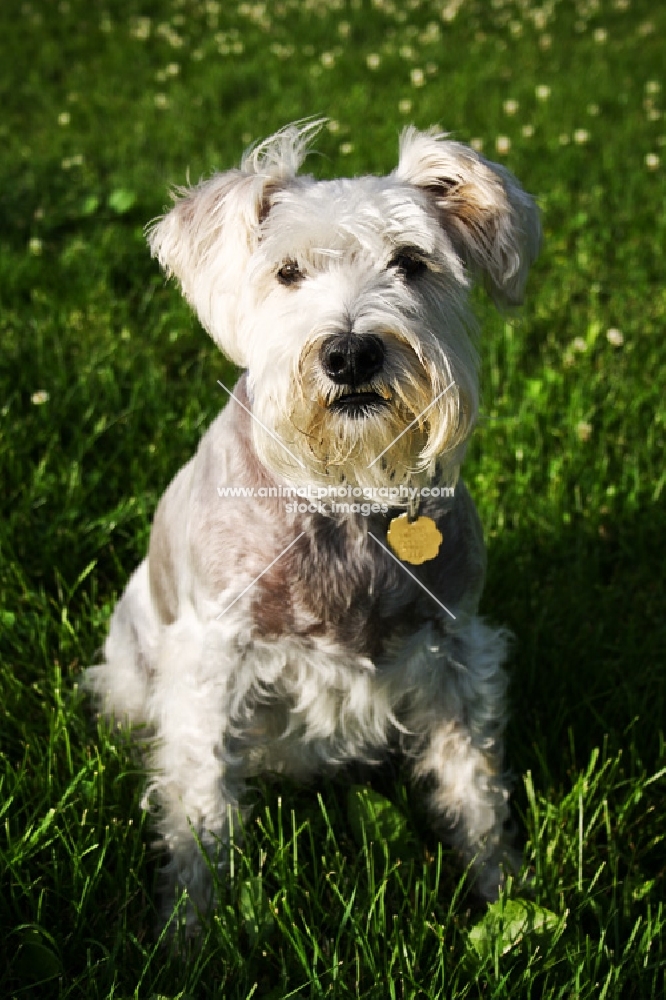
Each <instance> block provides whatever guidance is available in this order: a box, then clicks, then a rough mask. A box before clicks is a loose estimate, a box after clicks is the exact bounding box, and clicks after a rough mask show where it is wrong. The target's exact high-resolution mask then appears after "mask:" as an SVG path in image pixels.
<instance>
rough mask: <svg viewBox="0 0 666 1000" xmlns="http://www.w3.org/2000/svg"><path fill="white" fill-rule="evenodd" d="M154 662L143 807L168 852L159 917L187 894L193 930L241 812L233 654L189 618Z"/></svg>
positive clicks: (168, 633)
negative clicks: (229, 758)
mask: <svg viewBox="0 0 666 1000" xmlns="http://www.w3.org/2000/svg"><path fill="white" fill-rule="evenodd" d="M213 631H214V630H213ZM236 656H237V654H236ZM157 659H158V663H159V671H160V674H161V676H160V679H159V683H156V684H154V685H153V689H152V695H151V705H150V710H151V711H150V714H151V717H152V719H153V720H154V724H155V734H156V738H155V741H154V744H153V748H152V759H151V761H150V770H151V773H152V778H151V781H150V784H149V786H148V788H147V790H146V795H145V802H144V804H145V805H146V806H148V807H149V808H150V809H151V811H153V812H154V813H155V815H156V819H157V828H158V830H159V833H160V835H161V837H162V838H163V841H164V844H165V846H166V847H167V848H168V850H169V855H170V858H169V862H168V864H167V866H166V868H165V874H166V877H167V882H166V886H165V890H164V897H163V898H164V902H163V906H164V916H165V918H168V916H169V915H170V913H171V911H172V909H173V906H174V903H175V901H176V899H177V897H178V896H179V895H180V893H181V891H182V890H186V891H187V895H188V899H189V903H188V906H187V911H186V913H187V923H188V925H190V924H192V925H193V924H195V923H196V918H197V911H199V913H205V912H206V911H207V910H208V909H209V907H210V905H211V902H212V885H213V878H212V873H213V870H214V869H215V868H217V867H218V866H219V865H222V866H223V865H225V864H226V862H227V860H228V849H229V838H230V833H231V829H230V828H231V826H232V825H233V824H234V822H235V821H237V819H238V815H239V811H238V809H239V807H238V802H239V799H240V797H241V791H242V788H241V786H240V784H239V781H238V780H232V778H231V776H230V774H229V769H228V767H227V763H226V755H225V748H226V740H227V733H228V728H229V720H228V711H227V706H228V694H229V690H228V689H229V678H231V677H233V675H234V665H235V655H234V651H233V647H232V645H231V644H225V643H220V642H219V641H218V639H217V637H216V636H215V635H214V634H213V635H211V630H210V629H208V630H207V629H206V628H205V627H204V626H203V625H202V624H201V623H200V622H198V621H197V620H196V619H194V618H193V619H192V621H188V620H187V619H181V620H180V621H178V622H176V623H174V624H173V625H172V626H169V627H168V628H167V629H165V635H164V640H163V644H162V648H161V650H160V655H159V657H158V658H157Z"/></svg>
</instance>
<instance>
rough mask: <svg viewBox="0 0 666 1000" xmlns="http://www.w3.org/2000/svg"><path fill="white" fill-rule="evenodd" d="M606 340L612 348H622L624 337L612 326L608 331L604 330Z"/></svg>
mask: <svg viewBox="0 0 666 1000" xmlns="http://www.w3.org/2000/svg"><path fill="white" fill-rule="evenodd" d="M606 340H607V341H608V343H609V344H610V345H611V346H612V347H622V345H623V344H624V336H623V334H622V331H621V330H618V329H617V328H616V327H614V326H612V327H611V328H610V329H609V330H606Z"/></svg>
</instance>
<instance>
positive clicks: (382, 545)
mask: <svg viewBox="0 0 666 1000" xmlns="http://www.w3.org/2000/svg"><path fill="white" fill-rule="evenodd" d="M322 124H323V122H321V121H316V122H313V121H308V122H305V123H303V122H301V123H297V124H294V125H290V126H288V127H286V128H284V129H282V130H281V131H279V132H278V133H277V134H275V135H274V136H272V137H271V138H269V139H267V140H266V141H264V142H262V143H261V144H259V145H257V146H255V147H253V148H251V149H249V150H248V151H246V153H245V154H244V156H243V159H242V162H241V166H240V169H235V170H229V171H227V172H224V173H219V174H216V175H214V176H213V177H211V178H210V179H208V180H205V181H202V182H201V183H199V184H197V185H195V186H192V187H188V188H185V189H180V190H178V191H177V192H176V193H175V195H174V204H173V207H172V208H171V209H170V210H169V211H168V212H167V213H166V214H165V215H164V216H163V217H161V218H160V219H158V220H156V221H155V222H154V223H153V224H152V225H151V227H149V230H148V238H149V243H150V247H151V250H152V253H153V255H154V256H156V257H157V258H158V260H159V262H160V264H161V266H162V268H163V269H164V270H165V272H166V274H167V275H168V276H174V277H175V278H176V279H177V280H178V282H179V284H180V287H181V289H182V292H183V294H184V295H185V297H186V299H187V300H188V301H189V303H190V304H191V305H192V306H193V308H194V309H195V310H196V313H197V315H198V317H199V319H200V321H201V323H202V324H203V326H204V327H205V328H206V329H207V330H208V332H209V333H210V335H211V336H212V338H213V340H214V341H215V343H216V344H217V345H218V346H219V347H220V349H221V350H222V351H223V352H224V353H225V354H226V355H227V357H228V358H230V359H231V360H232V361H233V362H235V364H236V365H238V366H239V367H241V368H242V369H244V373H243V374H242V376H241V378H240V381H239V382H238V384H237V385H236V387H235V389H234V391H233V394H231V393H230V395H231V398H230V399H228V401H227V403H226V406H225V407H224V408H223V409H222V410H221V412H220V414H219V416H218V417H217V418H216V419H215V421H214V422H213V424H212V425H211V427H210V428H209V430H208V431H207V433H206V434H205V436H204V437H203V439H202V440H201V442H200V445H199V448H198V450H197V452H196V454H195V456H194V458H192V459H191V461H189V462H188V463H187V465H185V466H184V468H182V469H181V471H180V472H179V473H178V475H177V476H176V477H175V479H174V480H173V482H172V483H171V485H170V486H169V487H168V489H167V491H166V493H165V494H164V496H163V497H162V499H161V501H160V503H159V506H158V508H157V511H156V514H155V518H154V523H153V526H152V532H151V536H150V544H149V550H148V555H147V557H146V559H145V560H144V561H143V562H142V563H141V565H140V566H139V567H138V569H137V570H136V571H135V573H134V575H133V576H132V577H131V579H130V581H129V583H128V585H127V588H126V590H125V592H124V594H123V595H122V597H121V599H120V601H119V602H118V604H117V606H116V608H115V610H114V612H113V615H112V618H111V623H110V629H109V634H108V638H107V639H106V644H105V647H104V659H103V662H102V663H101V664H99V665H97V666H94V667H91V668H89V669H88V670H87V671H86V675H85V681H84V683H85V687H86V688H87V689H88V691H90V692H92V695H93V696H94V698H95V701H96V704H97V706H98V708H99V711H100V712H101V713H102V714H103V715H104V716H106V717H108V718H112V719H115V720H116V721H117V722H119V723H126V724H129V726H131V727H133V728H134V730H135V731H136V732H137V733H138V734H139V736H140V738H141V740H142V745H143V752H144V757H145V763H146V769H147V772H148V781H147V786H146V789H145V794H144V799H143V805H144V807H145V808H147V809H150V810H151V811H152V812H153V813H154V821H155V824H156V827H157V829H158V831H159V835H160V838H161V841H162V842H163V844H164V845H165V846H166V848H168V856H169V861H168V864H167V866H166V882H167V889H166V893H165V916H168V914H169V913H170V912H171V910H172V908H173V905H174V901H175V898H176V895H177V894H178V893H182V892H183V890H186V893H187V896H188V899H189V904H188V905H189V912H190V914H191V922H193V923H196V920H197V919H198V916H197V915H199V916H200V915H201V913H204V912H206V911H207V910H208V909H209V907H210V906H211V905H212V901H213V891H212V883H213V881H214V880H213V878H212V875H211V869H212V868H213V867H214V866H222V868H223V866H224V863H225V848H227V847H228V842H229V837H230V828H231V827H232V826H233V825H234V823H236V826H238V823H237V819H238V817H239V816H240V817H241V818H242V815H243V813H244V810H246V809H247V801H246V796H245V794H244V793H245V790H246V782H247V780H248V778H250V777H252V776H255V775H258V774H261V773H263V772H267V771H271V772H280V773H284V774H288V775H291V776H295V777H296V778H297V779H303V780H307V779H311V778H312V777H313V776H315V775H317V774H319V773H321V772H323V771H331V770H335V769H336V768H339V767H341V766H343V765H345V764H346V763H348V762H359V761H360V762H375V761H377V760H380V759H381V758H382V757H383V755H385V754H386V752H387V751H388V750H389V749H391V750H395V749H396V748H397V749H398V750H400V751H401V752H402V753H403V754H404V758H405V760H406V761H407V762H408V766H409V769H410V772H411V774H412V775H413V777H414V779H416V780H418V781H420V782H421V787H422V788H423V789H424V795H425V794H427V801H428V806H429V810H430V814H431V816H432V823H433V827H434V829H435V830H436V832H437V834H438V835H440V836H442V837H445V838H448V840H449V841H450V842H451V843H452V844H453V845H454V847H455V848H456V849H457V851H458V852H459V854H460V856H461V857H462V860H463V861H464V862H465V863H466V864H467V865H469V866H470V867H471V870H472V872H473V877H474V880H475V886H476V888H477V890H478V892H479V893H480V894H481V895H482V896H483V897H485V898H487V899H493V898H495V897H496V896H497V894H498V891H499V890H500V887H501V885H502V880H503V877H504V872H505V869H506V865H507V864H510V859H511V856H512V850H513V849H512V847H511V845H510V843H509V841H510V838H509V836H508V835H507V833H506V827H507V822H508V820H509V801H508V800H509V787H508V780H507V776H506V773H505V763H504V759H503V745H502V744H503V731H504V727H505V716H506V689H507V676H506V673H505V670H504V666H503V664H504V661H505V657H506V650H507V638H508V633H507V632H506V631H505V630H504V629H501V628H494V627H491V626H490V625H488V624H486V623H485V622H484V621H482V620H481V618H480V617H479V616H478V615H477V607H478V602H479V598H480V595H481V591H482V587H483V580H484V574H485V548H484V544H483V539H482V533H481V527H480V523H479V519H478V515H477V513H476V510H475V508H474V505H473V503H472V500H471V499H470V496H469V493H468V492H467V490H466V488H465V486H464V484H463V482H462V479H461V478H460V476H459V470H460V466H461V463H462V461H463V457H464V453H465V449H466V446H467V442H468V440H469V437H470V434H471V431H472V429H473V427H474V423H475V419H476V417H477V412H478V405H479V365H478V356H477V350H476V346H475V343H476V339H477V334H476V329H475V323H474V319H473V316H472V313H471V309H470V306H469V294H470V289H471V287H472V285H473V283H474V282H475V281H477V280H482V281H484V282H485V284H486V286H487V288H488V290H489V292H490V293H491V295H492V296H493V298H494V300H495V301H496V303H497V304H498V305H500V306H501V305H510V304H516V303H519V302H520V301H521V300H522V297H523V292H524V288H525V283H526V279H527V273H528V270H529V267H530V265H531V264H532V262H533V261H534V259H535V258H536V256H537V253H538V250H539V246H540V239H541V229H540V222H539V213H538V210H537V207H536V205H535V202H534V200H533V199H532V198H531V197H530V196H529V195H528V194H526V193H525V192H524V191H523V190H522V189H521V187H520V186H519V185H518V183H517V181H516V180H515V178H514V177H513V176H512V175H511V174H510V173H509V171H508V170H506V169H505V168H504V167H502V166H499V165H497V164H494V163H491V162H489V161H488V160H486V159H484V158H483V157H482V156H481V155H480V154H479V153H477V152H475V151H474V150H472V149H471V148H468V147H467V146H465V145H462V144H460V143H458V142H455V141H452V140H451V139H449V138H448V137H447V135H446V134H442V133H438V132H436V131H433V130H431V131H427V132H423V131H418V130H417V129H416V128H413V127H410V128H407V129H406V130H405V131H404V132H403V134H402V136H401V140H400V151H399V161H398V166H397V167H396V169H395V170H394V171H393V172H392V173H390V174H388V176H384V177H376V176H361V177H357V178H353V179H349V178H342V179H337V180H326V181H317V180H315V179H313V178H312V177H311V176H307V175H302V174H299V169H300V167H301V166H302V164H303V161H304V159H305V157H306V155H307V153H308V150H309V147H310V145H311V143H312V140H313V138H314V136H315V135H316V133H317V131H318V129H320V128H321V126H322ZM225 390H226V391H229V390H227V387H226V386H223V387H222V388H221V392H225ZM225 395H226V393H225ZM188 920H190V917H188Z"/></svg>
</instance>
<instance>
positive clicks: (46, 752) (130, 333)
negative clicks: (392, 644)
mask: <svg viewBox="0 0 666 1000" xmlns="http://www.w3.org/2000/svg"><path fill="white" fill-rule="evenodd" d="M665 47H666V8H664V7H663V6H662V5H661V4H659V3H655V2H654V0H579V2H573V0H560V2H557V0H544V2H543V5H542V6H539V7H537V6H536V5H533V4H532V3H530V2H529V0H513V2H511V0H489V2H486V0H404V2H401V0H375V2H373V3H371V2H369V0H328V2H326V0H282V2H279V0H269V2H266V3H253V2H250V3H240V4H236V3H226V2H225V0H208V2H204V0H106V2H103V0H68V2H67V0H65V2H60V3H58V2H55V0H31V2H26V3H21V2H20V0H4V2H3V3H2V5H1V6H0V346H1V350H0V373H1V385H2V390H1V396H0V463H1V479H0V482H1V483H2V490H1V494H2V496H1V502H2V518H1V519H0V783H1V792H0V816H1V822H0V878H1V882H0V940H1V941H2V944H3V950H4V951H5V955H6V957H5V959H4V960H2V961H1V962H0V995H1V996H3V997H4V996H6V997H45V998H49V997H72V998H75V997H86V998H111V997H114V998H130V997H137V998H151V997H158V996H159V997H168V998H175V997H186V996H187V997H194V998H199V997H201V998H208V997H224V998H229V1000H246V998H248V1000H249V998H250V997H255V998H271V1000H282V998H286V997H297V998H299V1000H301V998H310V997H312V998H319V997H336V998H337V997H340V998H347V997H349V998H353V997H361V998H364V1000H371V998H372V1000H387V998H394V997H395V998H406V997H414V998H416V997H419V998H421V997H424V998H426V997H427V998H436V997H437V998H463V997H470V998H474V997H483V998H490V997H492V998H511V1000H516V998H528V997H529V998H535V1000H536V998H562V1000H564V998H587V997H589V998H594V1000H598V998H611V997H618V998H622V1000H625V998H626V1000H633V998H635V1000H644V998H650V997H663V996H664V995H665V993H666V892H665V880H664V870H665V866H666V748H665V746H664V732H665V731H666V671H665V667H666V627H665V624H664V621H665V618H666V615H665V613H664V610H665V601H664V597H665V594H664V589H665V588H664V567H665V556H664V553H665V552H666V515H665V513H664V477H665V463H664V430H665V428H664V424H665V419H666V404H665V399H666V343H665V340H664V327H665V326H666V282H665V278H666V266H665V263H664V260H665V252H666V121H665V119H664V112H663V110H662V109H663V107H664V104H665V103H666V74H665V72H664V69H665V63H664V51H665ZM308 115H327V116H328V117H329V118H330V119H331V120H330V123H329V126H328V128H327V129H324V131H323V132H322V134H321V136H320V138H319V141H318V144H317V148H318V150H319V152H320V154H321V155H318V156H313V157H311V158H310V159H309V161H308V167H309V169H311V170H312V171H313V172H314V173H315V174H316V175H317V176H319V177H329V176H333V175H337V174H340V173H359V172H379V171H386V170H390V169H392V168H393V166H395V163H396V152H397V137H398V134H399V131H400V129H401V127H402V126H403V125H404V124H407V123H410V122H414V123H415V124H416V125H419V126H421V127H426V126H428V125H430V124H433V123H437V124H439V125H440V126H441V127H442V128H444V129H448V130H450V131H452V132H453V133H454V136H455V137H456V138H459V139H461V140H463V141H474V143H475V144H476V145H477V146H480V144H482V148H483V151H484V153H485V154H486V155H488V156H489V157H491V158H496V159H498V160H501V161H502V162H504V163H506V164H507V165H508V166H509V168H510V169H512V170H513V171H514V173H516V174H517V176H518V177H519V178H520V180H521V182H522V183H523V184H524V186H525V187H526V188H527V189H528V190H530V191H532V192H533V193H534V194H535V195H536V196H537V198H538V200H539V204H540V206H541V208H542V212H543V222H544V230H545V243H544V250H543V254H542V256H541V258H540V260H539V262H538V263H537V265H536V266H535V268H534V270H533V272H532V276H531V280H530V285H529V290H528V300H527V303H526V306H525V308H524V309H523V310H522V312H521V313H520V314H519V315H516V316H500V315H499V314H497V313H496V312H494V311H493V309H492V308H491V307H490V305H489V304H487V303H486V302H485V301H484V300H483V298H482V297H481V296H479V297H478V311H479V313H480V316H481V319H482V327H483V338H482V339H483V342H484V349H483V356H484V374H483V399H484V404H483V417H482V420H481V421H480V425H479V428H478V430H477V433H476V436H475V438H474V443H473V445H472V448H471V450H470V455H469V458H468V462H467V466H466V479H467V482H468V484H469V486H470V488H471V491H472V493H473V495H474V498H475V500H476V502H477V505H478V507H479V510H480V512H481V516H482V518H483V521H484V525H485V528H486V534H487V539H488V547H489V580H488V586H487V590H486V593H485V596H484V603H483V611H484V613H485V614H486V615H487V616H488V618H489V619H491V620H492V621H494V622H497V623H502V624H506V625H508V626H509V627H510V628H511V630H512V631H513V632H514V633H515V635H516V641H515V644H514V647H513V651H512V657H511V663H510V670H511V678H512V686H511V699H512V717H511V723H510V727H509V733H508V744H509V759H510V763H511V766H512V769H513V772H514V775H515V792H514V798H513V802H514V814H515V821H516V829H517V836H518V840H519V842H520V843H521V844H522V845H524V851H525V861H526V866H527V878H528V884H527V885H525V884H520V883H518V882H515V883H510V884H509V886H508V887H507V890H506V893H505V896H504V897H503V899H502V901H501V902H500V904H499V905H498V906H497V907H494V908H491V909H490V910H488V911H486V908H485V907H483V906H481V905H480V904H479V903H478V902H477V901H475V899H474V897H473V896H472V895H471V893H470V890H469V884H468V881H467V880H466V879H465V878H464V877H462V878H461V873H460V870H459V868H458V866H457V864H456V862H455V859H453V858H452V856H451V854H450V852H449V851H448V850H446V849H442V848H441V846H440V845H438V844H437V842H436V841H434V840H433V838H432V836H431V835H430V834H429V833H428V830H427V824H426V823H425V820H424V816H423V813H422V810H421V808H420V802H419V796H418V792H415V791H414V790H412V789H410V788H409V787H406V786H405V785H404V784H403V782H402V778H401V775H400V774H391V773H388V772H382V774H381V775H379V776H378V778H377V782H376V784H375V786H374V788H375V791H376V792H377V793H378V794H381V795H382V796H384V797H385V798H386V800H388V801H385V799H381V798H378V797H377V798H374V799H368V797H367V795H366V796H363V795H361V794H360V793H355V792H354V791H352V792H351V793H350V794H349V795H348V786H347V785H346V784H344V783H342V782H340V783H335V782H326V783H322V784H321V785H320V786H319V787H315V788H309V789H302V788H298V787H295V786H292V785H291V784H289V783H281V784H275V785H273V784H271V783H266V784H259V785H258V786H257V806H256V810H255V813H254V815H253V818H252V821H251V823H250V824H249V827H248V830H247V831H246V838H245V846H244V848H243V850H242V851H241V850H240V848H239V849H238V850H237V851H236V852H235V854H234V869H233V872H232V873H231V876H232V877H229V878H226V879H225V880H224V882H225V884H224V885H223V886H222V887H221V891H220V905H219V908H218V910H217V912H216V914H215V917H214V918H213V919H211V921H210V923H209V924H208V925H206V926H205V927H204V928H203V930H202V934H201V937H200V938H199V940H198V941H196V943H194V944H193V945H190V946H188V945H186V944H182V945H181V948H180V950H178V949H177V948H175V947H174V946H173V945H172V946H168V947H167V946H165V945H164V944H163V943H160V942H159V941H158V940H157V938H156V936H155V926H156V917H155V882H156V872H157V870H158V866H159V857H158V856H157V855H156V854H155V852H153V850H152V843H153V838H152V834H151V830H150V826H149V824H148V822H147V821H146V817H145V816H144V815H143V814H142V812H141V809H140V807H139V797H140V790H141V782H142V777H141V773H140V771H139V770H138V766H137V763H136V761H134V760H133V758H132V756H131V754H130V752H129V747H128V743H127V740H126V738H125V737H124V736H123V734H121V733H113V734H109V733H108V732H106V731H104V729H103V728H100V727H98V726H97V725H96V723H95V722H94V721H93V720H92V719H91V716H90V714H89V711H88V707H87V705H86V704H85V703H84V701H83V699H82V698H81V697H80V695H79V694H78V691H77V685H78V682H79V680H80V676H81V671H82V669H83V667H84V666H85V665H86V664H89V663H91V662H93V660H94V658H95V656H96V653H97V651H98V649H99V647H100V646H101V644H102V642H103V639H104V635H105V628H106V625H107V622H108V618H109V615H110V612H111V609H112V607H113V604H114V602H115V600H116V599H117V597H118V595H119V593H120V592H121V590H122V588H123V586H124V584H125V582H126V581H127V579H128V577H129V574H130V572H131V571H132V569H133V568H134V567H135V565H136V564H137V563H138V561H139V560H140V559H141V557H142V556H143V554H144V551H145V548H146V544H147V538H148V532H149V527H150V520H151V517H152V513H153V511H154V508H155V504H156V502H157V499H158V497H159V496H160V494H161V492H162V491H163V490H164V488H165V487H166V485H167V483H168V482H169V480H170V478H171V476H172V475H173V474H174V473H175V471H176V470H177V469H178V468H179V467H180V466H181V465H182V464H183V462H184V461H185V460H186V459H187V458H189V457H190V455H191V453H192V451H193V450H194V448H195V446H196V443H197V441H198V439H199V437H200V436H201V434H202V432H203V430H204V428H205V427H206V426H207V424H208V423H209V422H210V420H211V419H212V417H213V416H214V414H215V413H216V412H217V410H219V408H220V407H221V406H222V405H223V404H224V402H225V398H224V394H223V393H222V392H221V390H220V389H219V387H218V386H217V384H216V380H217V379H218V378H220V379H222V380H223V381H225V380H226V379H232V378H234V377H235V372H233V371H232V370H231V368H230V366H229V364H228V363H227V362H226V361H225V359H224V358H222V357H221V356H220V355H219V353H218V352H217V351H216V350H215V349H214V347H213V345H212V343H210V342H209V341H208V338H207V337H206V335H205V334H204V332H203V331H202V330H201V328H200V327H199V325H198V323H197V322H196V320H195V319H194V318H193V316H192V315H191V313H190V311H189V310H188V308H187V306H186V305H185V304H184V303H183V302H182V301H181V299H180V297H179V294H178V292H177V290H176V289H175V287H171V286H167V285H166V284H165V283H164V280H163V278H162V276H161V275H160V274H159V273H158V268H157V265H156V264H155V263H154V262H153V261H151V260H150V257H149V253H148V251H147V248H146V245H145V241H144V238H143V232H142V230H143V226H144V225H145V223H146V222H148V221H149V220H150V219H151V218H153V217H154V216H155V215H157V214H159V213H160V212H161V210H162V209H163V207H164V206H165V205H166V204H167V201H168V189H169V187H170V186H171V185H174V184H181V183H184V182H185V180H186V178H187V176H188V173H189V177H190V178H191V179H192V180H196V179H198V178H199V177H200V176H205V175H207V174H209V173H210V172H211V171H212V170H213V169H216V168H222V167H227V166H231V165H234V164H236V163H237V162H238V160H239V157H240V154H241V152H242V149H243V148H244V146H245V145H246V144H248V143H249V142H251V141H253V140H255V139H259V138H261V137H264V136H266V135H268V134H269V133H271V132H272V131H274V130H275V129H277V128H278V127H280V126H282V125H284V124H286V123H287V122H289V121H291V120H293V119H297V118H302V117H304V116H308ZM373 803H374V806H375V812H377V810H379V816H376V817H375V819H373V818H372V815H371V813H372V809H371V808H370V807H371V806H372V805H373ZM364 816H365V823H362V822H361V820H362V819H363V817H364Z"/></svg>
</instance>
